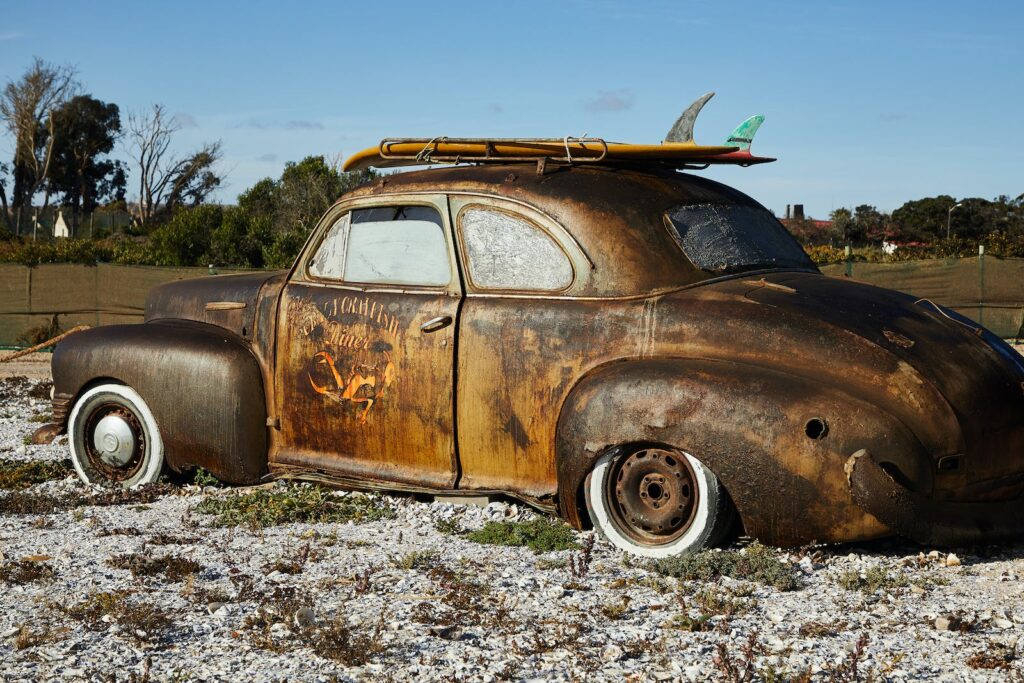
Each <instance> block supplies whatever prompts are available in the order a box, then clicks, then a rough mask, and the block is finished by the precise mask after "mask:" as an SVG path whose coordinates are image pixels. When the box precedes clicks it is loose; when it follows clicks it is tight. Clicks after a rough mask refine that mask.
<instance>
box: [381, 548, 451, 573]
mask: <svg viewBox="0 0 1024 683" xmlns="http://www.w3.org/2000/svg"><path fill="white" fill-rule="evenodd" d="M440 559H441V556H440V554H438V553H437V551H434V550H414V551H412V552H411V553H406V554H405V555H403V556H402V557H398V558H395V557H393V558H391V564H393V565H394V566H395V567H396V568H398V569H405V570H406V571H408V570H410V569H430V568H431V567H433V566H434V565H436V564H437V562H438V560H440Z"/></svg>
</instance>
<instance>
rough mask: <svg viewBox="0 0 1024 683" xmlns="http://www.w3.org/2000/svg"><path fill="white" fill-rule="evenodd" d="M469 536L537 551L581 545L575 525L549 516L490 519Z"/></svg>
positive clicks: (483, 541) (487, 541) (479, 540)
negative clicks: (516, 520) (529, 518)
mask: <svg viewBox="0 0 1024 683" xmlns="http://www.w3.org/2000/svg"><path fill="white" fill-rule="evenodd" d="M466 538H468V539H469V540H471V541H473V542H474V543H483V544H485V545H507V546H513V547H527V548H529V549H530V550H532V551H533V552H535V553H548V552H552V551H554V550H574V549H576V548H579V547H580V545H579V544H578V543H577V542H576V534H575V532H573V530H572V529H570V528H569V527H568V526H566V525H565V524H563V523H562V522H559V521H556V520H553V519H550V518H547V517H538V518H537V519H533V520H530V521H529V522H488V523H487V524H485V525H484V527H483V528H482V529H478V530H476V531H471V532H470V533H468V534H466Z"/></svg>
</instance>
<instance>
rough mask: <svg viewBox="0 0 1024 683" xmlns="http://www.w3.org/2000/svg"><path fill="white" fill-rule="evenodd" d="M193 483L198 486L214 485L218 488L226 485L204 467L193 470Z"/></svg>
mask: <svg viewBox="0 0 1024 683" xmlns="http://www.w3.org/2000/svg"><path fill="white" fill-rule="evenodd" d="M192 483H193V484H195V485H196V486H214V487H217V488H221V487H223V486H224V484H223V483H221V481H220V479H218V478H217V477H215V476H213V475H212V474H210V473H209V472H207V471H206V470H204V469H203V468H202V467H197V468H196V469H195V471H193V472H192Z"/></svg>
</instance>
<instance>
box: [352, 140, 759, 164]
mask: <svg viewBox="0 0 1024 683" xmlns="http://www.w3.org/2000/svg"><path fill="white" fill-rule="evenodd" d="M738 150H739V147H734V146H722V145H698V144H696V143H694V142H692V141H691V142H663V143H661V144H657V145H632V144H627V143H623V142H606V141H604V140H602V139H600V138H537V139H520V138H493V139H484V138H443V137H439V138H430V139H428V138H414V139H410V138H405V139H387V140H382V141H381V143H380V145H378V146H377V147H371V148H369V149H364V150H363V151H361V152H358V153H356V154H354V155H352V156H351V157H349V158H348V160H347V161H345V166H344V169H345V170H346V171H359V170H363V169H367V168H370V167H374V168H387V167H393V166H415V165H424V164H439V163H460V162H467V163H503V162H513V161H537V160H540V159H550V160H552V161H560V162H573V163H575V162H578V163H587V162H589V163H600V162H604V163H629V162H650V163H665V164H672V163H678V164H680V165H685V164H704V163H715V160H716V157H721V156H722V155H728V154H730V153H733V152H737V151H738ZM722 162H724V163H736V162H735V161H732V162H730V161H727V160H726V159H724V158H723V159H722ZM720 163H721V162H720ZM748 163H749V161H748ZM755 163H756V162H755Z"/></svg>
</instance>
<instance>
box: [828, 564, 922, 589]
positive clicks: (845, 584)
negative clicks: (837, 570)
mask: <svg viewBox="0 0 1024 683" xmlns="http://www.w3.org/2000/svg"><path fill="white" fill-rule="evenodd" d="M836 583H837V584H838V585H839V586H840V587H841V588H845V589H846V590H848V591H860V592H862V593H864V594H865V595H871V594H872V593H875V592H877V591H880V590H884V591H891V590H895V589H897V588H905V587H907V586H908V585H910V582H909V581H908V580H907V577H906V576H905V575H903V574H901V573H899V572H895V573H892V574H890V573H889V570H888V569H886V568H885V567H882V566H880V565H876V566H874V567H869V568H868V569H867V570H865V571H864V573H863V574H861V573H860V572H858V571H856V570H853V569H851V570H849V571H845V572H843V573H842V574H840V575H839V576H838V577H837V578H836Z"/></svg>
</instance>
